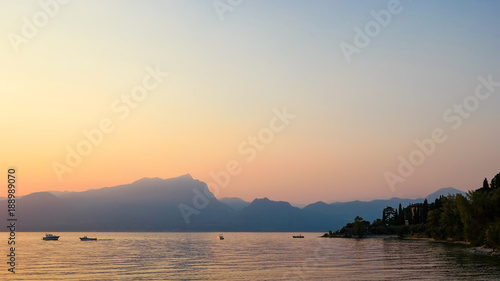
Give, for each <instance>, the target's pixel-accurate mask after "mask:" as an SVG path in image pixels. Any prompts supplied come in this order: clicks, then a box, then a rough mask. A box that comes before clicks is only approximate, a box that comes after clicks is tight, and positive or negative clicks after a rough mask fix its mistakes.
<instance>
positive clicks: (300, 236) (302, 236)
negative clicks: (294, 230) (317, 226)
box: [292, 234, 304, 238]
mask: <svg viewBox="0 0 500 281" xmlns="http://www.w3.org/2000/svg"><path fill="white" fill-rule="evenodd" d="M292 237H293V238H304V235H302V234H300V235H294V236H292Z"/></svg>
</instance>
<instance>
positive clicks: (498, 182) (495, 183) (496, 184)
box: [490, 173, 500, 189]
mask: <svg viewBox="0 0 500 281" xmlns="http://www.w3.org/2000/svg"><path fill="white" fill-rule="evenodd" d="M490 187H491V189H497V188H500V173H498V174H497V175H496V176H494V177H493V178H492V179H491V186H490Z"/></svg>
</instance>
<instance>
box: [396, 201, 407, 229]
mask: <svg viewBox="0 0 500 281" xmlns="http://www.w3.org/2000/svg"><path fill="white" fill-rule="evenodd" d="M398 210H399V220H398V224H399V225H403V224H405V214H404V212H403V207H402V206H401V203H399V208H398Z"/></svg>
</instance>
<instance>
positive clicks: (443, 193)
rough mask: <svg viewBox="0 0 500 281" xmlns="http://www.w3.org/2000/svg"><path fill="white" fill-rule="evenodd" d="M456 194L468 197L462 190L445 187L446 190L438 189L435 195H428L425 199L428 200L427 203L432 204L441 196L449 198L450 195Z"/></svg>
mask: <svg viewBox="0 0 500 281" xmlns="http://www.w3.org/2000/svg"><path fill="white" fill-rule="evenodd" d="M455 194H462V195H466V194H467V193H466V192H463V191H462V190H458V189H456V188H453V187H444V188H441V189H438V190H437V191H436V192H434V193H431V194H429V195H427V196H426V197H425V198H426V199H427V201H430V202H432V201H434V200H436V199H437V198H439V197H441V196H448V195H455Z"/></svg>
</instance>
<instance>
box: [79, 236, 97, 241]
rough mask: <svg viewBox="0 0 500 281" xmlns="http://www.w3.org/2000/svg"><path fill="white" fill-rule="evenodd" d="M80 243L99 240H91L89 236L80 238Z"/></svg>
mask: <svg viewBox="0 0 500 281" xmlns="http://www.w3.org/2000/svg"><path fill="white" fill-rule="evenodd" d="M80 241H97V238H89V237H87V236H83V237H80Z"/></svg>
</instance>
